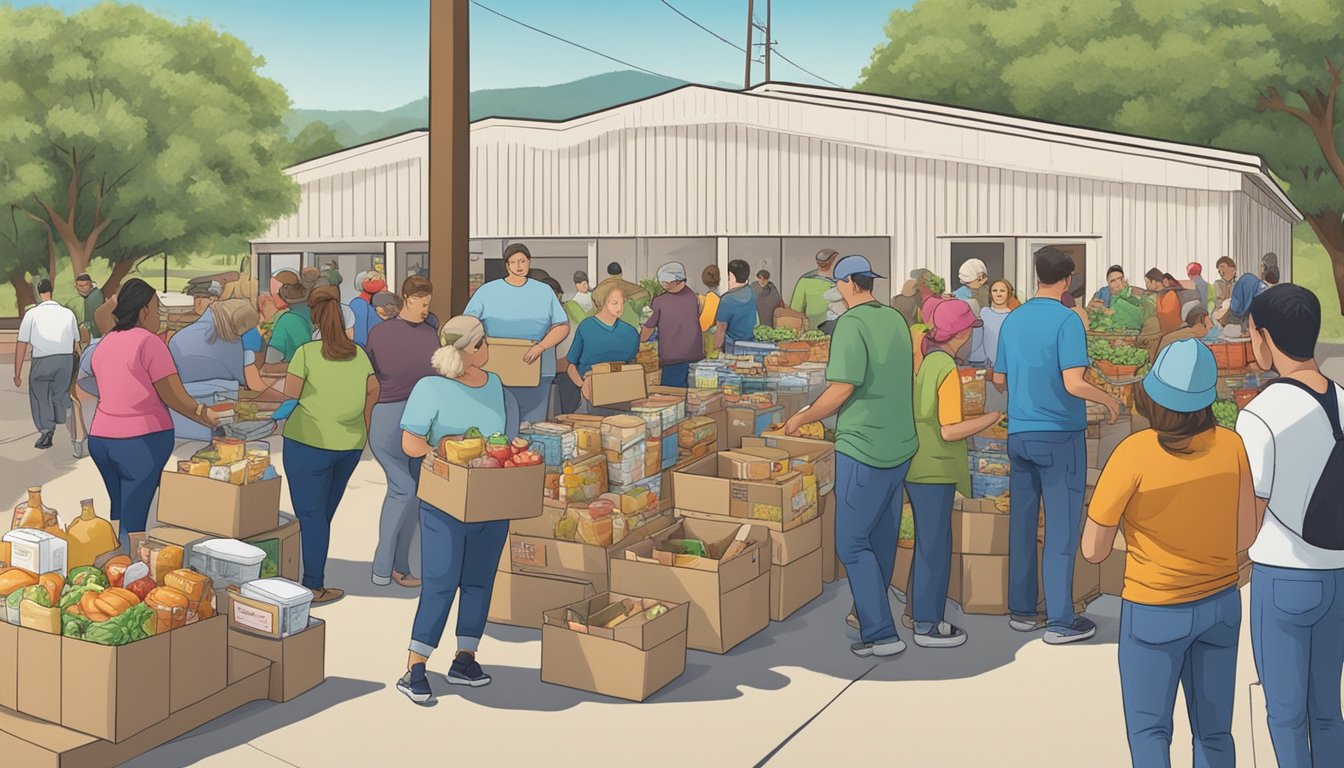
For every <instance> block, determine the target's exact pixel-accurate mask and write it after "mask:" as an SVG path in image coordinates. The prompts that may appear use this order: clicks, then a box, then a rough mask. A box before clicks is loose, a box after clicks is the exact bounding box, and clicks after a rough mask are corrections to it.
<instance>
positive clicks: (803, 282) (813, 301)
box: [789, 270, 835, 328]
mask: <svg viewBox="0 0 1344 768" xmlns="http://www.w3.org/2000/svg"><path fill="white" fill-rule="evenodd" d="M834 287H835V281H834V280H832V279H830V278H829V277H825V276H823V275H821V274H819V273H818V272H816V271H815V270H814V271H812V272H808V273H807V274H805V275H803V276H802V277H800V278H798V283H797V284H796V285H794V286H793V296H792V297H790V299H789V308H790V309H792V310H793V311H795V312H802V313H803V314H805V315H807V325H808V327H809V328H820V327H821V324H822V323H824V322H826V310H827V309H830V302H828V301H826V293H827V292H828V291H830V290H831V289H832V288H834Z"/></svg>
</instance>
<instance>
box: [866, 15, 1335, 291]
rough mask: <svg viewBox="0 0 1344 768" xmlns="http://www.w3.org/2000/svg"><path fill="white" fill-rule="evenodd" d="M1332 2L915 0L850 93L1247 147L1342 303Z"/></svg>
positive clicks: (896, 19)
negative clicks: (1288, 202)
mask: <svg viewBox="0 0 1344 768" xmlns="http://www.w3.org/2000/svg"><path fill="white" fill-rule="evenodd" d="M1340 29H1344V3H1340V2H1337V0H1292V2H1282V1H1276V0H1182V2H1170V0H1088V2H1077V1H1076V0H1031V2H1025V1H1024V0H921V2H919V3H917V4H916V5H915V6H914V7H913V8H911V9H910V10H898V11H895V12H893V13H892V16H891V20H890V22H889V23H888V25H887V28H886V34H887V38H888V40H887V42H886V43H885V44H884V45H882V46H879V47H878V49H877V50H875V51H874V53H873V57H872V61H871V63H870V64H869V66H868V67H866V68H865V69H864V71H863V74H862V76H861V79H860V82H859V84H858V88H859V89H860V90H864V91H869V92H874V93H884V94H890V95H895V96H903V97H908V98H917V99H925V100H929V101H937V102H945V103H950V104H956V105H960V106H965V107H970V108H973V109H984V110H989V111H994V112H1002V113H1008V114H1016V115H1022V116H1030V117H1035V118H1041V119H1046V120H1054V121H1058V122H1063V123H1069V124H1074V125H1081V126H1087V127H1093V128H1102V129H1106V130H1115V131H1122V132H1126V133H1135V134H1140V135H1147V136H1154V137H1160V138H1165V139H1172V140H1176V141H1183V142H1190V143H1195V144H1203V145H1208V146H1216V147H1223V148H1227V149H1232V150H1237V151H1243V152H1250V153H1254V154H1258V155H1260V156H1262V157H1263V158H1264V159H1265V161H1266V164H1267V165H1268V167H1269V168H1270V170H1272V171H1273V172H1274V174H1275V175H1277V176H1278V177H1279V178H1280V179H1282V180H1284V181H1285V182H1286V185H1287V187H1288V193H1289V196H1290V198H1291V199H1292V200H1293V202H1294V204H1295V205H1297V207H1298V208H1299V209H1300V210H1301V211H1302V212H1303V214H1304V215H1305V216H1306V218H1307V221H1308V223H1309V224H1310V225H1311V226H1312V229H1313V230H1314V231H1315V232H1316V234H1317V236H1318V237H1319V238H1320V240H1321V242H1322V244H1323V245H1324V246H1325V247H1326V250H1327V251H1328V252H1329V254H1330V257H1331V260H1332V262H1333V263H1334V266H1335V276H1336V282H1337V289H1338V291H1339V293H1340V295H1341V299H1344V224H1341V220H1340V215H1341V213H1342V212H1344V163H1341V162H1340V160H1339V154H1340V149H1339V148H1340V147H1344V129H1341V128H1340V122H1341V120H1340V111H1341V107H1340V105H1339V103H1338V101H1339V100H1338V99H1336V98H1335V94H1336V92H1337V90H1338V87H1339V72H1338V70H1337V69H1336V67H1344V45H1341V43H1340V40H1341V38H1340V33H1339V30H1340Z"/></svg>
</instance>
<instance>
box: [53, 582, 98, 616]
mask: <svg viewBox="0 0 1344 768" xmlns="http://www.w3.org/2000/svg"><path fill="white" fill-rule="evenodd" d="M102 591H103V588H102V587H101V586H99V585H97V584H82V585H80V586H77V587H71V586H70V585H68V584H67V585H66V587H65V592H64V593H63V594H62V595H61V604H60V606H59V608H60V609H61V610H62V611H64V610H65V609H66V608H69V607H70V606H72V605H76V604H78V603H79V598H81V597H83V596H84V593H85V592H102Z"/></svg>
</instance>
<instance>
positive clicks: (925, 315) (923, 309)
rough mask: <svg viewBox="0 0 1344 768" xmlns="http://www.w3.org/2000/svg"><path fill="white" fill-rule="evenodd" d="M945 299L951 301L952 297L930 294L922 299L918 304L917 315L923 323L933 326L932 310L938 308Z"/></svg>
mask: <svg viewBox="0 0 1344 768" xmlns="http://www.w3.org/2000/svg"><path fill="white" fill-rule="evenodd" d="M945 301H952V299H949V298H947V297H945V296H930V297H929V298H927V299H925V300H924V303H923V304H921V305H920V306H919V316H920V318H922V319H923V320H924V324H925V325H927V326H929V327H930V328H932V327H933V313H934V310H936V309H938V305H940V304H942V303H943V302H945Z"/></svg>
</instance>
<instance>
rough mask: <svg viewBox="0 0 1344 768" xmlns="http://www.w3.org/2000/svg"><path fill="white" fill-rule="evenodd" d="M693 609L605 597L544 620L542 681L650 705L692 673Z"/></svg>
mask: <svg viewBox="0 0 1344 768" xmlns="http://www.w3.org/2000/svg"><path fill="white" fill-rule="evenodd" d="M689 616H690V606H689V604H688V603H684V602H680V603H679V602H672V601H662V600H657V599H654V598H638V597H628V596H626V595H622V594H614V593H611V592H603V593H602V594H599V595H597V596H596V597H592V598H589V599H587V600H584V601H582V602H578V603H574V604H572V605H567V606H564V607H560V608H554V609H552V610H548V611H546V612H545V613H544V614H543V621H544V625H543V626H542V630H541V679H542V682H545V683H550V684H552V685H563V686H566V687H569V688H577V689H579V690H583V691H590V692H592V693H599V694H602V695H604V696H613V697H615V698H621V699H627V700H630V701H644V700H645V699H647V698H649V697H650V696H652V695H653V694H654V693H656V692H657V691H659V690H660V689H662V688H663V687H664V686H666V685H667V684H668V683H670V682H672V681H673V680H675V679H677V678H678V677H680V676H681V673H682V672H683V671H684V670H685V668H686V639H687V627H688V622H689Z"/></svg>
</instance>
